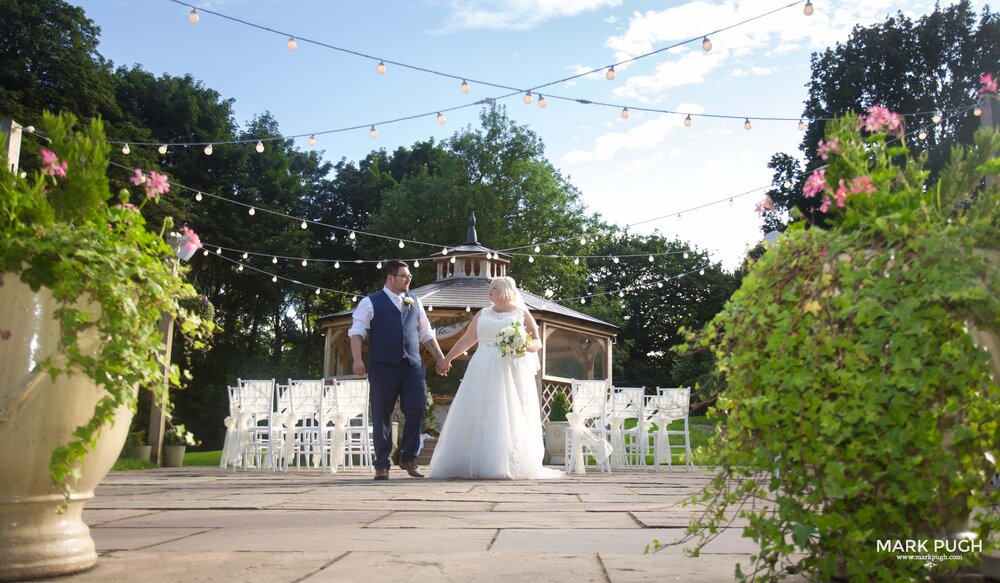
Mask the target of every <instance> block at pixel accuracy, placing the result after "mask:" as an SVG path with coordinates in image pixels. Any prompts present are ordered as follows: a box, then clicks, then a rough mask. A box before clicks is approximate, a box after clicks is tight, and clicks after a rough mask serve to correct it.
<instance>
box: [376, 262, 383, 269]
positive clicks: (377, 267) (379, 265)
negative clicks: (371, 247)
mask: <svg viewBox="0 0 1000 583" xmlns="http://www.w3.org/2000/svg"><path fill="white" fill-rule="evenodd" d="M375 269H382V262H381V261H379V262H378V264H377V265H376V266H375Z"/></svg>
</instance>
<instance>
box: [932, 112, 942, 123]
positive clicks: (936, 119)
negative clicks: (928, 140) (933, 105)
mask: <svg viewBox="0 0 1000 583" xmlns="http://www.w3.org/2000/svg"><path fill="white" fill-rule="evenodd" d="M931 119H932V120H933V121H934V123H941V114H940V113H935V114H934V116H933V117H931Z"/></svg>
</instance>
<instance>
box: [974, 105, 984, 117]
mask: <svg viewBox="0 0 1000 583" xmlns="http://www.w3.org/2000/svg"><path fill="white" fill-rule="evenodd" d="M972 115H974V116H976V117H979V116H981V115H983V108H981V107H979V106H978V105H977V106H976V108H975V109H973V110H972Z"/></svg>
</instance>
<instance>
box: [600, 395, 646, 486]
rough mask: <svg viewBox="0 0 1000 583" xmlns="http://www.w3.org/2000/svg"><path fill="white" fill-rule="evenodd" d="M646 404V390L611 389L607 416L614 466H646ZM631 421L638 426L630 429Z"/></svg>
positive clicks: (612, 463)
mask: <svg viewBox="0 0 1000 583" xmlns="http://www.w3.org/2000/svg"><path fill="white" fill-rule="evenodd" d="M645 403H646V388H645V387H611V396H610V398H609V399H608V405H607V411H606V415H607V419H608V433H609V435H610V437H611V447H612V450H611V465H612V467H624V468H632V467H645V465H646V453H647V450H648V444H649V439H648V438H647V436H646V430H647V428H648V426H647V424H646V419H645V417H644V411H643V410H644V407H645ZM629 420H635V426H634V427H626V425H628V424H629V423H628V422H629Z"/></svg>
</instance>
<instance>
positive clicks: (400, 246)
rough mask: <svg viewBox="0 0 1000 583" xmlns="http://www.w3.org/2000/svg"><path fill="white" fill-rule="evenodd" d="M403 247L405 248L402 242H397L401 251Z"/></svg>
mask: <svg viewBox="0 0 1000 583" xmlns="http://www.w3.org/2000/svg"><path fill="white" fill-rule="evenodd" d="M403 247H406V244H405V243H403V242H402V241H400V242H399V248H400V249H402V248H403Z"/></svg>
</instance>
